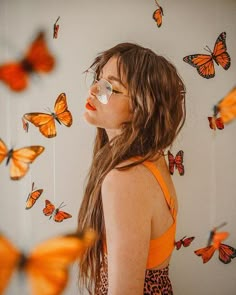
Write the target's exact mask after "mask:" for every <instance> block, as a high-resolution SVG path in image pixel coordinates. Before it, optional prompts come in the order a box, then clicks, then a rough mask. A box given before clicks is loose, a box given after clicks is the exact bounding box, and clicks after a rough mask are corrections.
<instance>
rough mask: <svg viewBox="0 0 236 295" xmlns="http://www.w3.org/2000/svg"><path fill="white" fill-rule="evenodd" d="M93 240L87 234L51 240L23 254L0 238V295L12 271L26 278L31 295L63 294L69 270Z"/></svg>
mask: <svg viewBox="0 0 236 295" xmlns="http://www.w3.org/2000/svg"><path fill="white" fill-rule="evenodd" d="M95 240H96V234H95V232H94V231H93V230H86V231H84V232H83V233H72V234H68V235H61V236H57V237H54V238H51V239H49V240H47V241H44V242H42V243H40V244H39V245H36V246H35V247H34V248H33V249H32V250H31V251H30V252H29V253H27V254H24V253H22V252H21V251H20V250H19V249H17V247H15V246H14V245H13V244H12V243H11V242H10V241H9V240H8V239H7V238H6V237H5V236H4V235H2V234H0V294H3V293H4V291H5V290H6V288H7V285H8V283H9V281H10V278H11V276H12V274H13V273H14V271H19V272H21V273H24V274H25V275H26V276H27V279H28V282H29V283H30V287H31V292H30V294H32V295H49V294H50V295H59V294H62V292H63V290H64V289H65V287H66V285H67V283H68V281H69V267H70V266H71V264H72V263H73V262H75V261H76V260H77V259H80V258H81V257H82V255H83V253H84V252H85V251H86V249H88V248H89V247H91V246H92V245H93V243H94V242H95Z"/></svg>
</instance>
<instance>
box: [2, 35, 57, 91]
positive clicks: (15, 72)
mask: <svg viewBox="0 0 236 295" xmlns="http://www.w3.org/2000/svg"><path fill="white" fill-rule="evenodd" d="M54 65H55V59H54V57H53V56H52V55H51V54H50V52H49V50H48V48H47V45H46V42H45V36H44V33H43V32H40V33H39V34H38V35H37V37H36V38H35V40H34V41H33V42H32V44H31V46H30V48H29V49H28V51H27V53H26V55H25V57H24V58H23V59H22V60H21V61H19V62H9V63H6V64H3V65H1V66H0V80H2V81H3V82H4V83H5V84H7V85H8V86H9V87H10V89H12V90H13V91H22V90H24V89H25V88H26V87H27V86H28V76H29V74H30V73H34V72H35V73H36V72H37V73H47V72H50V71H51V70H52V69H53V68H54Z"/></svg>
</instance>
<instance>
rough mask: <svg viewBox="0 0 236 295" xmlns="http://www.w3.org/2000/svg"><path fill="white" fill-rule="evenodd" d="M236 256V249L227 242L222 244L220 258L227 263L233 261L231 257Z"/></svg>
mask: <svg viewBox="0 0 236 295" xmlns="http://www.w3.org/2000/svg"><path fill="white" fill-rule="evenodd" d="M235 257H236V249H235V248H233V247H231V246H229V245H226V244H220V247H219V259H220V261H222V262H223V263H225V264H228V263H230V262H231V259H233V258H235Z"/></svg>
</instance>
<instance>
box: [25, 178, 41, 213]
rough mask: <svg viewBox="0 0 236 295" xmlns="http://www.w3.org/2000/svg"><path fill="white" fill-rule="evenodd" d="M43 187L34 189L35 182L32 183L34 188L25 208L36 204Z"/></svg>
mask: <svg viewBox="0 0 236 295" xmlns="http://www.w3.org/2000/svg"><path fill="white" fill-rule="evenodd" d="M42 193H43V189H34V182H33V183H32V189H31V192H30V193H29V195H28V197H27V200H26V207H25V209H30V208H32V207H33V206H34V204H35V202H36V201H37V200H38V198H39V197H40V196H41V195H42Z"/></svg>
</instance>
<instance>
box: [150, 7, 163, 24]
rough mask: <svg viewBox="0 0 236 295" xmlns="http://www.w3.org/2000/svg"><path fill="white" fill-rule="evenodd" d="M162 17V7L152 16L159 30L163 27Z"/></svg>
mask: <svg viewBox="0 0 236 295" xmlns="http://www.w3.org/2000/svg"><path fill="white" fill-rule="evenodd" d="M162 15H163V9H162V7H160V8H158V9H156V10H155V11H154V12H153V15H152V18H153V19H154V20H155V22H156V24H157V26H158V28H160V26H161V25H162Z"/></svg>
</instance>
